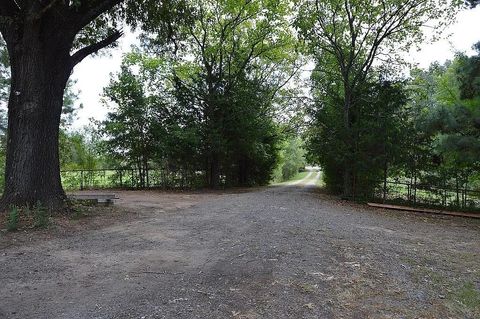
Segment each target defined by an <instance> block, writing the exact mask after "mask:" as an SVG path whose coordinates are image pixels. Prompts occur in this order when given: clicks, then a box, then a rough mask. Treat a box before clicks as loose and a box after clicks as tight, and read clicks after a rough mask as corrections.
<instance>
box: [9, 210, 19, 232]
mask: <svg viewBox="0 0 480 319" xmlns="http://www.w3.org/2000/svg"><path fill="white" fill-rule="evenodd" d="M19 221H20V215H19V213H18V208H17V207H15V206H13V207H12V208H11V209H10V212H9V213H8V218H7V230H8V231H16V230H17V229H18V223H19Z"/></svg>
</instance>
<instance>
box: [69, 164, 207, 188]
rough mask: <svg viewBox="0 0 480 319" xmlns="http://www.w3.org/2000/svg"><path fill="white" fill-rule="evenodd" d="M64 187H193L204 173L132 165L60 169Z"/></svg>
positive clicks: (200, 182) (200, 183) (202, 179)
mask: <svg viewBox="0 0 480 319" xmlns="http://www.w3.org/2000/svg"><path fill="white" fill-rule="evenodd" d="M60 175H61V178H62V184H63V188H64V189H65V190H70V191H72V190H87V189H109V188H121V189H141V188H166V189H194V188H198V187H201V186H202V185H203V183H204V180H205V177H204V173H203V172H201V171H197V172H193V171H187V170H175V171H172V170H166V169H149V170H146V171H144V172H139V171H138V170H137V169H132V168H110V169H75V170H62V171H61V173H60Z"/></svg>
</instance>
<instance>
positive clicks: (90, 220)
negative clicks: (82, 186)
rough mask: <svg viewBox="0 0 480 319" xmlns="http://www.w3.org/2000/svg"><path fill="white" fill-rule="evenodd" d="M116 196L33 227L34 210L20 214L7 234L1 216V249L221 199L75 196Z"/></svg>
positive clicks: (145, 193)
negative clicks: (111, 202)
mask: <svg viewBox="0 0 480 319" xmlns="http://www.w3.org/2000/svg"><path fill="white" fill-rule="evenodd" d="M99 193H109V194H115V195H116V196H117V197H118V198H119V199H118V200H116V201H115V204H114V205H110V206H103V205H90V204H89V205H85V204H78V203H77V204H75V205H74V206H73V212H72V213H70V214H68V215H57V216H48V221H47V224H46V225H44V226H42V227H35V225H34V224H35V222H34V214H35V213H34V211H33V210H30V211H28V212H20V213H19V214H20V220H19V226H18V230H17V231H12V232H10V231H7V223H8V217H7V215H6V214H5V215H0V249H5V248H7V247H11V246H14V245H24V244H28V243H33V242H36V241H42V240H51V239H54V238H59V237H65V236H71V235H73V234H75V233H78V232H84V231H86V230H98V229H101V228H105V227H109V226H113V225H116V224H123V223H125V222H129V221H133V220H139V219H143V218H148V216H151V215H152V214H158V213H164V212H169V211H174V210H178V209H184V208H188V207H191V206H193V205H196V204H199V203H201V202H203V201H205V200H209V199H213V198H215V197H218V196H221V194H223V193H222V192H213V191H212V192H203V193H200V192H165V191H155V190H151V191H119V190H112V191H104V190H102V191H82V192H76V194H99Z"/></svg>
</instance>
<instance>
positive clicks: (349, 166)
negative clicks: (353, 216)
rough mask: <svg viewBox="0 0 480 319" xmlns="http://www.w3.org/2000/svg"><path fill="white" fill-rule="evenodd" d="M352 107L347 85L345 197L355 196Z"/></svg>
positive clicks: (345, 107)
mask: <svg viewBox="0 0 480 319" xmlns="http://www.w3.org/2000/svg"><path fill="white" fill-rule="evenodd" d="M351 107H352V101H351V95H350V91H349V90H348V88H347V87H345V100H344V107H343V120H344V123H343V124H344V129H345V139H346V141H345V143H346V145H347V146H348V147H347V154H345V161H344V162H345V163H344V168H343V198H345V199H351V198H352V197H353V163H352V155H353V150H354V146H353V141H352V136H351V126H352V125H351V116H350V110H351Z"/></svg>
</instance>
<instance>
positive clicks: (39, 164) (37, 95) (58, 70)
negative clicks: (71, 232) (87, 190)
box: [0, 21, 73, 210]
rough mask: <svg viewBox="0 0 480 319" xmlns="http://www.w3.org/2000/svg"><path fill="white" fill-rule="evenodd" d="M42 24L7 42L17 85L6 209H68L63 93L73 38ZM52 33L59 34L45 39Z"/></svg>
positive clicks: (2, 203) (11, 120) (11, 103)
mask: <svg viewBox="0 0 480 319" xmlns="http://www.w3.org/2000/svg"><path fill="white" fill-rule="evenodd" d="M40 23H41V22H40V21H33V22H32V23H31V24H26V25H24V30H22V31H23V32H22V33H21V34H20V33H18V34H13V33H12V34H10V37H7V38H6V40H7V47H8V50H9V55H10V63H11V77H12V81H11V88H10V97H9V103H8V130H7V157H6V166H5V190H4V192H3V197H2V199H1V201H0V208H1V209H6V208H8V207H9V206H11V205H16V206H25V205H27V206H33V205H37V204H40V205H42V206H44V207H46V208H48V209H51V210H58V209H61V208H62V207H63V206H64V201H65V193H64V191H63V189H62V185H61V179H60V161H59V153H58V143H59V142H58V136H59V126H60V116H61V113H62V106H63V93H64V90H65V86H66V83H67V81H68V78H69V76H70V73H71V70H72V65H71V62H70V55H69V51H70V45H69V42H70V43H72V42H73V38H70V39H68V38H67V37H68V36H66V35H63V37H62V36H61V35H60V34H59V33H61V32H58V30H57V31H53V28H52V29H51V30H49V28H47V27H45V25H39V24H40ZM48 31H53V32H54V34H55V35H50V36H49V37H45V33H46V32H48ZM65 34H67V32H65Z"/></svg>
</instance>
